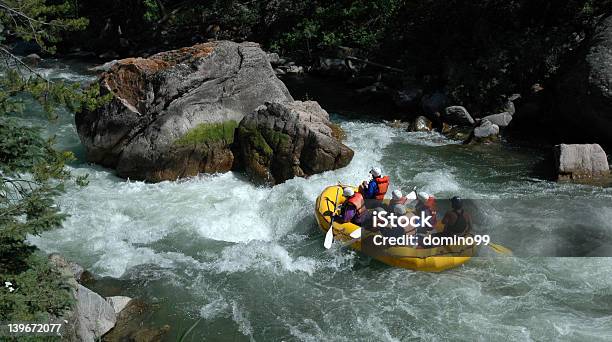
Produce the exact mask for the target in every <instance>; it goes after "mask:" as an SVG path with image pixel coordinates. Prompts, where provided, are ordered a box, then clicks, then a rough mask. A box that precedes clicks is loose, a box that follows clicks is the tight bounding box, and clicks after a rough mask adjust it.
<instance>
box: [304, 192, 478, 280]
mask: <svg viewBox="0 0 612 342" xmlns="http://www.w3.org/2000/svg"><path fill="white" fill-rule="evenodd" d="M336 194H338V208H339V207H340V204H342V203H343V202H344V201H345V197H344V196H342V187H341V186H339V185H334V186H330V187H327V188H326V189H325V190H323V192H322V193H321V195H319V197H317V202H316V205H315V215H316V217H317V222H318V223H319V228H321V230H322V231H323V232H324V233H325V232H327V230H328V229H329V226H330V221H331V217H332V215H331V214H332V213H333V212H334V211H335V205H334V201H335V200H336ZM358 228H359V226H357V225H356V224H353V223H350V222H349V223H339V222H334V226H333V229H334V238H335V239H336V240H338V241H341V242H342V243H344V244H349V245H350V247H351V248H353V249H354V250H357V251H362V249H363V248H362V247H363V246H362V243H363V241H362V240H363V239H366V240H367V239H368V238H370V239H371V238H372V235H373V234H372V235H371V236H370V237H364V238H363V239H353V238H351V237H350V236H349V234H350V233H351V232H353V231H354V230H356V229H358ZM436 228H437V229H440V227H436ZM362 232H365V231H362ZM362 235H365V234H364V233H362ZM364 241H365V240H364ZM370 241H371V240H370ZM475 252H476V246H474V245H462V246H441V247H434V248H427V249H421V248H413V247H410V246H407V247H405V246H401V247H388V248H385V249H384V253H373V254H368V255H370V256H372V257H373V258H374V259H376V260H378V261H381V262H383V263H385V264H387V265H391V266H396V267H402V268H407V269H411V270H415V271H425V272H440V271H444V270H447V269H450V268H453V267H457V266H459V265H461V264H464V263H466V262H467V261H468V260H470V259H471V258H472V256H473V255H474V254H475Z"/></svg>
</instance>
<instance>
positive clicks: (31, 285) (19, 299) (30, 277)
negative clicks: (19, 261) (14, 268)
mask: <svg viewBox="0 0 612 342" xmlns="http://www.w3.org/2000/svg"><path fill="white" fill-rule="evenodd" d="M24 255H27V257H25V259H23V260H24V262H25V264H27V265H28V268H27V269H26V270H24V271H22V272H18V273H8V274H7V273H4V274H3V278H2V280H3V282H4V281H10V282H11V283H12V284H13V287H14V289H15V290H14V291H13V292H9V291H8V289H7V288H5V287H4V286H3V288H2V289H0V320H1V321H4V322H16V321H30V322H32V321H33V322H49V321H50V319H51V318H52V317H58V316H61V314H62V313H63V312H64V311H65V310H67V309H69V308H70V305H71V303H72V298H71V294H70V289H69V287H68V285H67V284H66V282H65V280H64V279H62V277H61V275H60V274H59V273H58V272H57V271H56V270H55V269H54V268H53V267H51V265H49V263H48V262H47V258H45V257H44V256H40V255H38V254H36V253H34V254H31V253H28V252H25V251H24ZM2 285H4V283H3V284H2Z"/></svg>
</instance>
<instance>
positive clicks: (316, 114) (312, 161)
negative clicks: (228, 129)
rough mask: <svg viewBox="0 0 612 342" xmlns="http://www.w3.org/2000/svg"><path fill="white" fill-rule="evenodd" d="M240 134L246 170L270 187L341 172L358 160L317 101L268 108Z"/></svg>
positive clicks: (249, 119)
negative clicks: (295, 179) (340, 169)
mask: <svg viewBox="0 0 612 342" xmlns="http://www.w3.org/2000/svg"><path fill="white" fill-rule="evenodd" d="M236 134H237V136H236V142H237V144H238V146H239V149H240V156H239V158H240V159H239V161H240V163H241V165H242V166H243V167H244V168H245V170H246V172H247V174H248V175H249V176H250V177H251V178H252V179H254V180H256V181H258V182H261V183H264V184H268V185H274V184H279V183H282V182H284V181H286V180H288V179H291V178H293V177H305V176H309V175H313V174H316V173H320V172H323V171H327V170H333V169H337V168H341V167H344V166H346V165H348V163H349V162H350V161H351V159H352V158H353V151H352V150H351V149H350V148H348V147H346V146H345V145H344V144H342V142H341V141H340V140H341V136H342V130H341V129H340V128H339V127H338V126H336V125H334V124H332V123H331V122H330V121H329V114H327V112H326V111H325V110H323V109H322V108H321V106H319V104H318V103H317V102H314V101H306V102H301V101H293V102H284V103H266V104H265V105H263V106H261V107H259V108H257V110H255V111H253V112H252V113H250V114H249V115H247V116H246V117H245V118H244V119H243V120H242V122H241V123H240V126H239V127H238V130H237V133H236Z"/></svg>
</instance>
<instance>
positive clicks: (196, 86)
mask: <svg viewBox="0 0 612 342" xmlns="http://www.w3.org/2000/svg"><path fill="white" fill-rule="evenodd" d="M99 83H100V85H101V88H102V91H103V93H109V92H110V93H111V94H112V96H113V98H112V100H111V101H110V103H108V104H106V105H104V106H103V107H101V108H99V109H97V110H95V111H87V110H85V111H83V112H81V113H77V115H76V117H75V121H76V126H77V130H78V133H79V137H80V138H81V141H82V143H83V145H84V146H85V148H86V150H87V158H88V160H89V161H90V162H94V163H98V164H101V165H103V166H106V167H110V168H115V169H116V170H117V174H118V175H119V176H121V177H126V178H127V177H129V178H132V179H141V180H147V181H153V182H155V181H161V180H175V179H177V178H181V177H188V176H193V175H196V174H198V173H200V172H207V173H214V172H225V171H229V170H230V169H231V167H232V164H233V160H234V156H233V154H232V152H231V150H230V145H231V144H232V142H233V139H234V129H235V128H236V127H237V125H238V123H239V122H240V120H242V118H243V117H244V115H246V114H247V113H249V112H251V111H253V110H254V109H255V108H257V107H258V106H259V105H261V104H263V103H264V102H266V101H267V102H281V101H291V100H293V98H292V97H291V95H290V94H289V91H288V90H287V88H286V87H285V85H284V84H283V83H282V82H281V81H280V80H279V79H278V78H277V77H276V76H275V74H274V71H273V69H272V67H271V66H270V63H269V62H268V57H267V55H266V53H265V52H263V51H262V50H261V49H260V48H259V45H257V44H255V43H249V42H245V43H240V44H238V43H234V42H229V41H214V42H209V43H204V44H198V45H194V46H192V47H188V48H182V49H179V50H173V51H166V52H162V53H159V54H156V55H153V56H151V57H149V58H146V59H145V58H128V59H122V60H119V61H118V62H117V64H115V65H114V66H112V67H111V69H110V70H109V71H108V72H106V73H104V74H102V76H101V78H100V81H99Z"/></svg>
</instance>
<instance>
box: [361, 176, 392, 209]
mask: <svg viewBox="0 0 612 342" xmlns="http://www.w3.org/2000/svg"><path fill="white" fill-rule="evenodd" d="M370 174H371V175H372V179H370V181H363V183H361V186H360V187H359V191H360V192H361V193H362V194H363V197H364V198H365V199H366V200H372V199H373V200H376V202H377V203H376V205H375V206H378V205H379V204H380V203H381V202H382V200H383V199H384V198H385V195H386V194H387V189H389V176H383V175H382V171H381V170H380V168H379V167H373V168H372V170H370Z"/></svg>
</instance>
